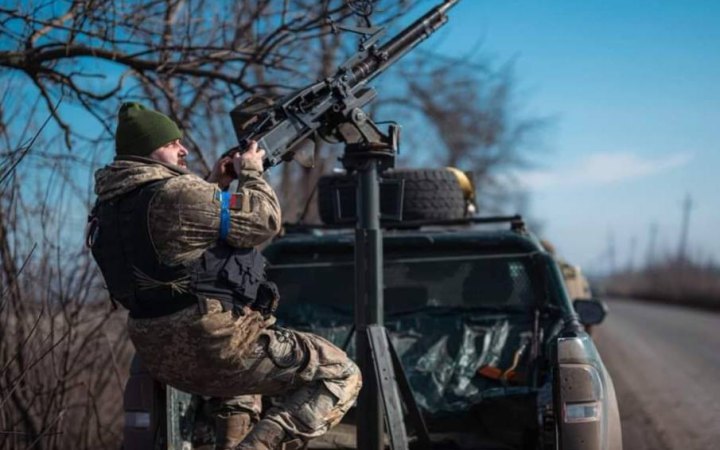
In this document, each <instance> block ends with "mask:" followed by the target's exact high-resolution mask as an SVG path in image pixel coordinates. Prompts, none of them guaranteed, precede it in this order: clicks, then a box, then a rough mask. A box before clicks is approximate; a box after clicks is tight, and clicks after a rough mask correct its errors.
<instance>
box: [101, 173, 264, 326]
mask: <svg viewBox="0 0 720 450" xmlns="http://www.w3.org/2000/svg"><path fill="white" fill-rule="evenodd" d="M165 181H167V180H160V181H155V182H151V183H149V184H146V185H144V186H142V187H139V188H138V189H136V190H134V191H132V192H130V193H128V194H125V195H122V196H120V197H116V198H113V199H111V200H107V201H104V202H98V203H97V204H96V205H95V207H94V208H93V212H92V213H91V216H90V218H89V220H90V222H89V228H88V245H89V246H90V248H91V249H92V254H93V257H94V258H95V261H97V263H98V265H99V266H100V270H101V272H102V274H103V277H104V278H105V283H106V284H107V288H108V291H109V292H110V297H111V299H113V301H115V302H117V303H120V304H121V305H122V306H124V307H125V308H127V309H128V310H130V316H131V317H134V318H153V317H160V316H164V315H168V314H172V313H174V312H177V311H180V310H181V309H184V308H187V307H189V306H191V305H192V304H195V303H198V301H199V300H202V299H204V298H206V297H207V298H214V299H217V300H220V301H221V302H222V303H223V305H224V306H225V307H226V308H232V309H234V310H237V309H238V308H242V307H243V306H245V305H249V304H252V303H253V302H254V301H255V299H256V297H257V292H258V287H259V286H260V284H261V283H262V282H263V281H264V279H265V258H264V257H263V256H262V255H261V254H260V252H258V251H257V250H255V249H254V248H252V249H237V248H233V247H231V246H229V245H227V244H226V243H225V242H221V241H218V242H217V243H216V244H215V245H214V246H212V247H210V248H208V249H207V250H206V251H205V252H204V253H202V255H201V256H200V257H199V258H197V259H196V260H194V261H190V262H189V263H186V264H180V265H174V266H170V265H167V264H164V263H163V262H161V261H160V260H159V258H158V255H157V253H156V251H155V247H154V244H153V242H152V239H151V237H150V230H149V224H148V216H149V208H150V200H151V199H152V197H153V195H154V194H155V193H156V192H157V191H158V190H159V189H160V188H161V187H162V185H163V184H164V183H165ZM199 304H200V306H201V308H202V307H204V304H205V303H204V301H200V302H199Z"/></svg>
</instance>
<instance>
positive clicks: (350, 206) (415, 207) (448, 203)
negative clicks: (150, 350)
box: [318, 169, 467, 224]
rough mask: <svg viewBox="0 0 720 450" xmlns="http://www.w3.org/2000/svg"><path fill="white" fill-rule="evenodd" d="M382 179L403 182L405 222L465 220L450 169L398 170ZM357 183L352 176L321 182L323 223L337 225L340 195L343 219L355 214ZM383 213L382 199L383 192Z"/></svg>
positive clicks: (463, 204)
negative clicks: (336, 202)
mask: <svg viewBox="0 0 720 450" xmlns="http://www.w3.org/2000/svg"><path fill="white" fill-rule="evenodd" d="M382 178H384V179H390V180H404V183H405V190H404V198H403V210H402V213H403V221H412V220H447V219H460V218H463V217H465V212H466V207H467V200H466V198H465V195H464V194H463V191H462V189H461V187H460V183H459V182H458V179H457V177H456V176H455V174H453V172H451V171H450V170H448V169H395V170H387V171H385V172H383V174H382ZM355 186H356V181H355V178H354V177H353V176H349V175H336V174H334V175H325V176H322V177H320V179H319V180H318V209H319V211H320V218H321V219H322V221H323V223H326V224H335V223H336V222H337V221H336V220H335V218H336V212H335V205H334V203H335V202H334V197H335V196H336V195H339V198H340V206H341V209H342V210H343V216H347V214H346V212H352V215H353V216H354V211H355ZM380 204H381V211H382V210H383V207H382V205H383V198H382V190H381V199H380Z"/></svg>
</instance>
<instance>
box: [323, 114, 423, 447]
mask: <svg viewBox="0 0 720 450" xmlns="http://www.w3.org/2000/svg"><path fill="white" fill-rule="evenodd" d="M335 130H336V136H337V137H338V138H340V140H341V141H342V142H345V144H346V147H345V152H344V154H343V156H342V157H341V158H340V160H341V161H342V163H343V166H344V167H345V169H346V170H347V171H348V173H354V174H356V177H357V191H356V199H357V201H356V205H357V215H356V227H355V333H356V334H355V348H356V352H357V361H358V364H359V365H360V369H361V371H362V374H363V383H364V386H363V388H362V390H361V391H360V397H359V398H358V405H357V414H356V417H357V448H358V449H363V450H381V449H384V448H385V430H387V436H388V440H389V444H390V448H392V449H393V450H406V449H408V448H409V443H408V434H407V431H406V428H405V420H404V416H405V415H404V412H403V404H404V406H405V410H407V411H408V418H409V419H410V420H411V422H412V425H413V428H414V429H415V432H416V434H417V435H418V443H419V444H420V445H419V446H418V447H419V448H428V449H429V448H430V440H429V438H428V433H427V428H426V427H425V423H424V422H423V419H422V415H421V414H420V411H419V409H418V407H417V404H416V403H415V399H414V398H413V396H412V392H411V391H410V387H409V384H408V382H407V378H406V376H405V373H404V371H403V368H402V365H401V363H400V360H399V358H398V357H397V354H396V353H395V350H394V349H393V346H392V343H391V342H390V340H389V338H388V334H387V331H386V330H385V327H384V326H383V322H384V318H383V310H384V307H383V247H382V229H381V228H380V183H379V175H380V173H381V172H382V171H383V170H385V169H388V168H392V167H393V166H394V163H395V156H396V154H397V150H398V138H399V128H398V127H397V126H396V125H391V126H390V127H389V130H388V133H387V134H385V133H383V132H381V131H380V130H379V129H378V127H377V126H376V125H375V123H373V122H372V120H371V119H370V118H369V117H368V116H367V115H366V114H365V113H364V112H363V111H362V110H361V109H359V108H355V109H353V110H351V111H350V112H349V114H346V115H345V120H344V121H342V122H339V123H338V124H337V127H336V128H335ZM400 195H402V194H401V193H400ZM383 425H385V427H383Z"/></svg>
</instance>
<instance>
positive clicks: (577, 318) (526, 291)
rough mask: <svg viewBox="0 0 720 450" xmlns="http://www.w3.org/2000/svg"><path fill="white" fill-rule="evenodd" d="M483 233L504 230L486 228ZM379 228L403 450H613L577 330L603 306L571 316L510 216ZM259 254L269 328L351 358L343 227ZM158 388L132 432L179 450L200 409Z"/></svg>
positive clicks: (538, 254)
mask: <svg viewBox="0 0 720 450" xmlns="http://www.w3.org/2000/svg"><path fill="white" fill-rule="evenodd" d="M401 177H402V178H412V177H415V178H417V175H408V176H407V177H405V176H404V175H403V176H401ZM432 177H435V175H432V176H430V175H429V173H428V172H427V171H426V174H425V175H423V176H421V178H422V179H423V180H426V179H429V178H432ZM438 177H440V178H441V179H445V178H443V177H444V176H442V177H441V176H439V175H438ZM443 183H444V182H439V185H443V186H444V184H443ZM331 184H333V185H334V186H335V187H337V184H335V183H331ZM421 184H423V183H421ZM436 184H437V183H436ZM425 185H426V186H425V187H426V188H427V192H425V193H424V194H422V195H420V194H419V193H418V192H415V193H414V194H412V195H411V198H415V199H420V198H422V199H423V200H422V202H421V203H422V204H423V205H426V204H432V202H433V201H435V200H434V198H435V194H432V193H431V191H433V189H431V188H432V183H430V182H427V183H425ZM406 188H407V186H406ZM416 188H417V186H416ZM412 189H414V188H412ZM434 191H435V192H444V193H445V194H447V190H446V189H444V188H441V187H436V188H435V189H434ZM341 197H342V196H341V195H339V194H338V195H334V196H331V198H336V199H340V198H341ZM339 203H340V200H337V201H335V203H334V205H335V206H339ZM328 204H330V203H328ZM420 209H422V208H420ZM321 212H322V211H321ZM326 213H327V212H326ZM325 216H326V217H335V218H340V216H341V215H340V214H337V211H336V212H335V213H333V214H325ZM487 223H499V224H506V225H505V226H504V227H503V228H502V229H495V230H489V229H486V228H485V224H487ZM508 223H509V225H510V227H509V229H508V228H506V227H507V224H508ZM386 225H387V229H386V231H385V232H384V241H383V249H384V250H383V251H384V261H385V264H384V275H383V277H384V299H385V320H384V323H385V327H386V328H387V330H388V331H389V335H390V340H391V342H392V344H393V347H394V348H395V350H396V352H397V355H398V357H399V361H400V363H401V366H402V368H403V372H404V374H399V375H398V376H399V377H403V378H406V380H407V381H408V384H409V388H410V391H411V394H412V397H413V398H414V401H415V403H416V407H417V411H416V412H418V413H419V416H420V417H421V419H422V422H424V423H422V424H421V426H415V427H414V431H413V435H412V438H411V441H410V442H411V444H410V448H411V449H421V448H422V449H542V450H545V449H561V450H580V449H583V450H586V449H598V450H618V449H621V448H622V439H621V429H620V419H619V414H618V406H617V400H616V398H615V390H614V387H613V383H612V380H611V378H610V375H609V374H608V372H607V370H606V369H605V366H604V365H603V362H602V360H601V358H600V356H599V354H598V352H597V350H596V348H595V345H594V343H593V341H592V339H591V337H590V336H589V335H588V334H587V333H586V332H585V331H584V329H583V327H582V326H581V324H585V325H593V324H597V323H600V322H601V321H602V320H603V318H604V315H605V309H604V307H603V305H602V304H601V303H599V302H597V301H595V300H592V299H590V300H587V299H586V300H582V301H580V303H576V304H575V305H576V308H577V309H576V308H574V307H573V303H572V302H571V298H570V297H569V296H568V290H566V288H565V286H564V278H563V273H562V272H561V269H560V267H559V266H558V264H557V262H556V260H555V258H554V257H553V256H552V255H551V254H549V253H548V252H547V251H546V250H545V249H544V248H543V247H542V246H541V244H540V242H539V241H538V240H537V239H536V238H535V237H534V236H533V235H532V234H530V233H529V232H528V231H527V230H526V227H525V224H524V223H523V221H522V219H521V218H520V217H519V216H512V217H494V218H472V217H469V218H466V217H462V216H461V217H457V216H455V217H453V216H450V215H449V216H447V217H445V218H444V219H443V218H437V217H435V218H433V220H424V221H423V220H422V219H420V218H414V219H413V221H411V222H393V223H392V224H389V223H387V224H386ZM264 253H265V255H266V257H267V258H268V260H269V263H270V266H269V267H268V276H269V278H270V279H272V280H273V281H275V282H276V283H277V284H278V287H279V289H280V292H281V293H282V300H281V307H280V309H279V310H278V313H277V317H278V321H279V323H280V324H281V325H286V326H289V327H292V328H295V329H300V330H303V329H304V330H308V331H312V332H313V333H316V334H319V335H321V336H324V337H325V338H327V339H329V340H330V341H332V342H334V343H335V344H336V345H338V346H341V347H343V348H345V349H346V350H347V351H348V353H349V354H350V355H353V354H354V340H353V339H352V337H353V334H354V325H353V323H354V322H353V307H354V306H353V303H354V299H353V288H352V286H353V283H354V262H353V261H354V259H353V258H354V257H353V254H354V239H353V230H352V229H351V228H350V229H348V228H342V227H340V228H337V224H333V225H331V226H328V227H302V226H298V227H288V228H287V232H286V233H285V235H284V236H282V237H281V238H278V239H277V240H275V241H274V242H273V243H272V244H271V245H269V246H268V247H267V248H266V249H265V250H264ZM140 379H141V376H137V377H136V380H135V381H136V382H139V381H137V380H140ZM133 383H134V381H133V378H131V380H130V381H129V383H128V390H131V386H132V385H133ZM158 387H159V386H157V385H156V386H155V388H158ZM136 392H139V390H137V391H136ZM158 392H161V395H165V394H162V392H167V393H168V395H165V398H163V399H162V402H164V403H159V404H158V403H156V404H155V405H152V402H148V401H145V402H144V405H145V406H146V407H147V408H156V407H157V406H158V405H162V404H166V405H167V417H168V418H169V419H167V418H164V417H163V416H162V413H163V412H164V411H163V410H158V409H152V410H150V409H148V410H146V411H145V413H146V414H147V416H146V417H147V419H146V420H140V421H135V422H134V423H135V424H136V425H137V424H139V425H140V426H142V425H147V428H146V432H147V434H146V436H148V439H149V442H150V445H153V442H154V445H157V442H158V440H163V441H164V442H170V444H169V445H168V447H169V448H192V446H191V444H190V443H191V442H193V439H194V438H193V433H194V430H196V429H197V426H196V425H194V423H195V422H196V421H197V420H198V419H199V418H201V416H202V415H201V414H198V411H200V409H199V407H198V406H197V405H199V404H201V403H202V401H201V400H199V399H196V398H192V397H190V396H188V395H186V394H182V393H179V392H178V391H175V390H173V389H168V390H167V391H158ZM156 398H158V397H156ZM266 400H267V401H269V402H271V401H272V400H271V399H266ZM131 404H132V405H141V404H142V402H135V403H133V401H132V400H130V401H128V397H127V396H126V410H127V407H128V406H130V405H131ZM135 412H138V411H135ZM411 415H412V411H408V416H411ZM354 423H355V422H354V413H353V411H351V412H350V413H349V414H348V415H347V416H346V417H345V419H344V420H343V422H342V423H341V424H340V425H339V426H338V427H336V428H334V429H333V430H331V431H330V432H329V433H328V434H327V435H325V436H323V437H321V438H319V439H316V440H313V441H311V442H310V443H309V448H355V426H354ZM153 424H157V425H158V426H157V427H156V428H154V430H156V432H155V433H152V432H151V430H153V428H152V426H153ZM164 424H168V426H167V427H166V428H165V429H163V428H162V427H163V426H164ZM416 425H417V424H416ZM135 429H136V430H138V429H139V428H137V427H136V428H135ZM157 430H161V431H157ZM130 431H133V429H132V428H131V429H130ZM127 433H128V427H127V424H126V436H127V435H128V434H127ZM166 436H169V438H166ZM153 440H154V441H153ZM163 445H164V444H163ZM183 445H184V447H181V446H183ZM127 448H130V447H127ZM133 448H136V447H133ZM137 448H140V447H137ZM147 448H153V447H152V446H151V447H147ZM154 448H157V447H154Z"/></svg>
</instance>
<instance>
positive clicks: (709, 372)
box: [593, 299, 720, 450]
mask: <svg viewBox="0 0 720 450" xmlns="http://www.w3.org/2000/svg"><path fill="white" fill-rule="evenodd" d="M608 306H609V308H610V312H609V315H608V317H607V318H606V320H605V322H604V323H603V324H602V325H601V326H600V327H598V328H597V329H596V330H595V331H594V332H593V336H594V338H595V341H596V343H597V346H598V349H599V351H600V353H601V355H602V358H603V361H604V362H605V365H606V366H607V368H608V370H609V371H610V374H611V376H612V378H613V381H614V383H615V389H616V391H617V396H618V403H619V406H620V417H621V420H622V423H623V447H624V449H625V450H646V449H647V450H650V449H652V450H667V449H684V450H694V449H698V450H700V449H702V450H710V449H720V314H717V313H711V312H705V311H699V310H695V309H686V308H682V307H677V306H666V305H658V304H653V303H646V302H637V301H630V300H616V299H610V300H608Z"/></svg>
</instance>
